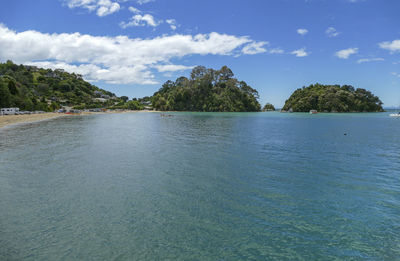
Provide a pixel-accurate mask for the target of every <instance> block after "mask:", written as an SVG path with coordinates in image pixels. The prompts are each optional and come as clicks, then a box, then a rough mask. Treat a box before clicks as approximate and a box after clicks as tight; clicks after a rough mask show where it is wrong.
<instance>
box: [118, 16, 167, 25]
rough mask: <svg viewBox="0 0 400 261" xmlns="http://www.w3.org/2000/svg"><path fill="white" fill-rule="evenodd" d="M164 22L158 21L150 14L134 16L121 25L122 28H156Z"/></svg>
mask: <svg viewBox="0 0 400 261" xmlns="http://www.w3.org/2000/svg"><path fill="white" fill-rule="evenodd" d="M161 22H162V21H156V20H155V19H154V17H153V16H152V15H150V14H145V15H140V14H137V15H134V16H132V18H131V19H130V20H129V21H128V22H121V23H120V24H119V25H120V26H121V27H122V28H124V29H125V28H127V27H131V26H146V25H147V26H152V27H156V26H158V25H159V24H160V23H161Z"/></svg>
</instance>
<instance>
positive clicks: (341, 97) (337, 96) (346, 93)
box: [282, 83, 383, 112]
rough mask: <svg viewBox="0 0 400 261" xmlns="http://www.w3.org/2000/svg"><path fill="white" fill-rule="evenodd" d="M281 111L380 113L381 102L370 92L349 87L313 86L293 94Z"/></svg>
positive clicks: (381, 109)
mask: <svg viewBox="0 0 400 261" xmlns="http://www.w3.org/2000/svg"><path fill="white" fill-rule="evenodd" d="M282 110H286V111H289V110H293V111H294V112H309V111H310V110H318V111H321V112H382V111H383V108H382V102H381V100H380V99H379V98H378V97H377V96H375V95H373V94H372V93H371V92H370V91H367V90H365V89H361V88H357V89H354V87H353V86H350V85H343V86H340V85H322V84H318V83H317V84H313V85H310V86H308V87H303V88H301V89H297V90H296V91H294V92H293V94H292V95H291V96H290V98H289V99H288V100H286V102H285V105H284V106H283V108H282Z"/></svg>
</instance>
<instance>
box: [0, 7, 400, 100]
mask: <svg viewBox="0 0 400 261" xmlns="http://www.w3.org/2000/svg"><path fill="white" fill-rule="evenodd" d="M399 10H400V1H398V0H385V1H382V0H307V1H306V0H269V1H267V0H251V1H250V0H247V1H244V0H243V1H233V0H229V1H228V0H218V1H215V0H214V1H211V0H204V1H198V0H186V1H184V0H153V1H149V0H147V1H146V0H35V1H31V0H3V1H2V8H1V9H0V24H1V25H0V61H2V62H4V61H6V60H8V59H10V60H13V61H15V62H17V63H25V64H35V65H38V66H41V67H47V68H58V67H60V68H64V69H66V70H67V71H70V72H76V73H80V74H82V75H83V76H84V78H85V79H87V80H89V81H91V82H92V83H94V84H96V85H98V86H99V87H102V88H105V89H107V90H110V91H112V92H114V93H116V94H117V95H119V96H120V95H127V96H129V97H131V98H132V97H142V96H147V95H152V94H153V93H154V92H155V91H156V90H158V89H159V88H160V86H161V84H162V83H163V82H165V81H166V80H168V79H172V80H174V79H175V78H177V77H179V76H181V75H184V76H188V75H189V74H190V69H191V68H192V67H193V66H196V65H204V66H206V67H210V68H215V69H218V68H220V67H221V66H223V65H227V66H228V67H230V68H231V69H232V70H233V72H234V73H235V75H236V77H237V78H239V79H240V80H244V81H246V82H247V83H248V84H250V85H251V86H252V87H254V88H256V89H257V90H258V91H259V93H260V96H261V99H260V102H261V103H262V104H264V103H266V102H271V103H273V104H274V105H275V106H277V107H280V106H282V105H283V104H284V102H285V100H286V99H287V98H288V97H289V96H290V94H291V93H292V92H293V91H294V90H295V89H297V88H300V87H302V86H305V85H306V86H307V85H309V84H312V83H316V82H319V83H323V84H351V85H353V86H354V87H360V88H365V89H368V90H371V91H372V92H373V93H374V94H376V95H378V96H379V97H380V98H381V100H382V101H383V102H384V105H385V106H399V105H400V16H399V15H398V12H399Z"/></svg>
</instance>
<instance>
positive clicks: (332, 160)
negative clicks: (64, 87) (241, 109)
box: [0, 112, 400, 260]
mask: <svg viewBox="0 0 400 261" xmlns="http://www.w3.org/2000/svg"><path fill="white" fill-rule="evenodd" d="M399 130H400V120H399V119H393V118H390V117H389V116H388V114H387V113H357V114H318V115H309V114H301V113H291V114H283V113H274V112H272V113H188V112H182V113H167V114H160V113H125V114H104V115H92V116H76V117H67V118H59V119H55V120H51V121H45V122H40V123H31V124H25V125H20V126H14V127H6V128H3V129H0V260H321V259H323V260H334V259H341V260H343V259H346V260H364V259H372V260H395V259H397V258H398V257H399V256H400V236H399V235H400V153H399V151H400V131H399Z"/></svg>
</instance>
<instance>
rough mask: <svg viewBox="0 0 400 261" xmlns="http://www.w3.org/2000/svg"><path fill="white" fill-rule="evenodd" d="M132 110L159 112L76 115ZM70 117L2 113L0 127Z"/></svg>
mask: <svg viewBox="0 0 400 261" xmlns="http://www.w3.org/2000/svg"><path fill="white" fill-rule="evenodd" d="M132 112H159V111H143V110H141V111H133V110H132V111H128V110H126V111H107V112H82V113H80V114H78V115H97V114H112V113H132ZM67 116H68V117H71V116H75V115H70V114H65V113H54V112H47V113H41V114H23V115H2V116H0V129H1V128H4V127H6V126H12V125H16V124H23V123H32V122H38V121H44V120H51V119H56V118H60V117H67Z"/></svg>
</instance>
